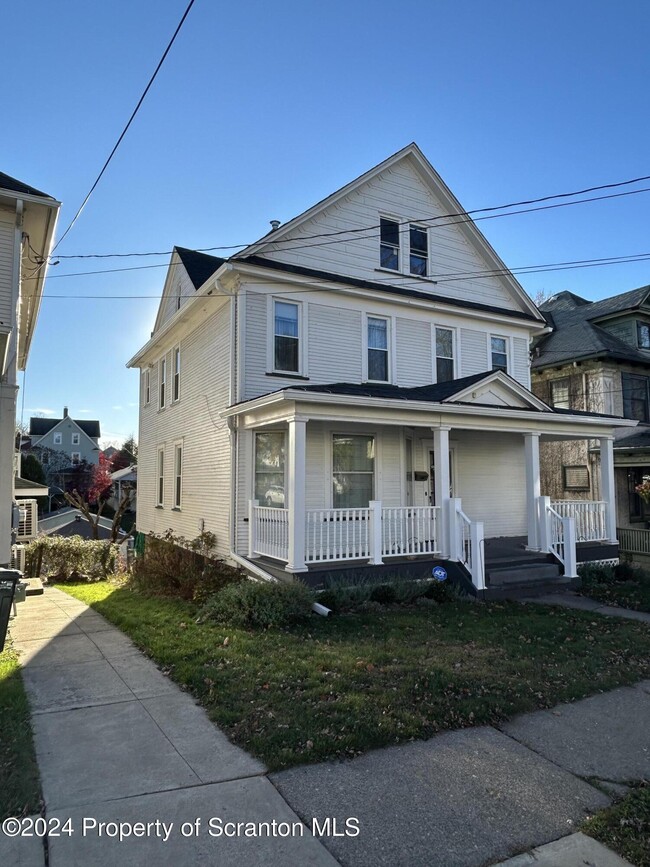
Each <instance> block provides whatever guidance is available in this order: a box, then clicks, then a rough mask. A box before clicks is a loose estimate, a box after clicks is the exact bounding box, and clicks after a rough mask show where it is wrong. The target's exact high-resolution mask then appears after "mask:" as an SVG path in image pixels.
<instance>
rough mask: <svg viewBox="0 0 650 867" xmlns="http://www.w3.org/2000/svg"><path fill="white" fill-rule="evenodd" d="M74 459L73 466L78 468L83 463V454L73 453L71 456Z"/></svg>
mask: <svg viewBox="0 0 650 867" xmlns="http://www.w3.org/2000/svg"><path fill="white" fill-rule="evenodd" d="M70 457H71V458H72V466H73V467H76V466H78V465H79V464H80V463H81V453H80V452H72V454H71V455H70Z"/></svg>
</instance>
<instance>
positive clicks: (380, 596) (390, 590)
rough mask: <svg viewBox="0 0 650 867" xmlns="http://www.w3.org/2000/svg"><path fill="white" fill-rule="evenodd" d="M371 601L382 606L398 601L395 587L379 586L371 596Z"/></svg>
mask: <svg viewBox="0 0 650 867" xmlns="http://www.w3.org/2000/svg"><path fill="white" fill-rule="evenodd" d="M370 599H371V601H372V602H379V603H380V605H390V604H391V602H395V601H396V599H397V594H396V592H395V586H394V585H393V584H379V585H378V586H377V587H375V588H374V590H373V591H372V593H371V594H370Z"/></svg>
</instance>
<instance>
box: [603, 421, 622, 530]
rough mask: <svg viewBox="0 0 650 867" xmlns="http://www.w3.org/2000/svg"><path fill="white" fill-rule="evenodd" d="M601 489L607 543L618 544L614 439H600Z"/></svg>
mask: <svg viewBox="0 0 650 867" xmlns="http://www.w3.org/2000/svg"><path fill="white" fill-rule="evenodd" d="M600 487H601V490H602V498H603V500H604V501H605V527H606V533H607V541H608V542H610V543H611V544H616V542H618V539H617V538H616V480H615V477H614V437H601V438H600Z"/></svg>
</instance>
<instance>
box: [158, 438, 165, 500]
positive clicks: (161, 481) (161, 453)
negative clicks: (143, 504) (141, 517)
mask: <svg viewBox="0 0 650 867" xmlns="http://www.w3.org/2000/svg"><path fill="white" fill-rule="evenodd" d="M156 505H157V506H164V505H165V449H164V448H163V449H158V452H157V455H156Z"/></svg>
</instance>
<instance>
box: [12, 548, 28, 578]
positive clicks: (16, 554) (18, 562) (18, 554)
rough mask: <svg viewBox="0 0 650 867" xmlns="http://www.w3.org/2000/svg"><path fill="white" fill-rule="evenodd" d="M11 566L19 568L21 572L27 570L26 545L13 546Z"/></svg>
mask: <svg viewBox="0 0 650 867" xmlns="http://www.w3.org/2000/svg"><path fill="white" fill-rule="evenodd" d="M11 568H12V569H17V570H18V571H19V572H24V571H25V546H24V545H12V546H11Z"/></svg>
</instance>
